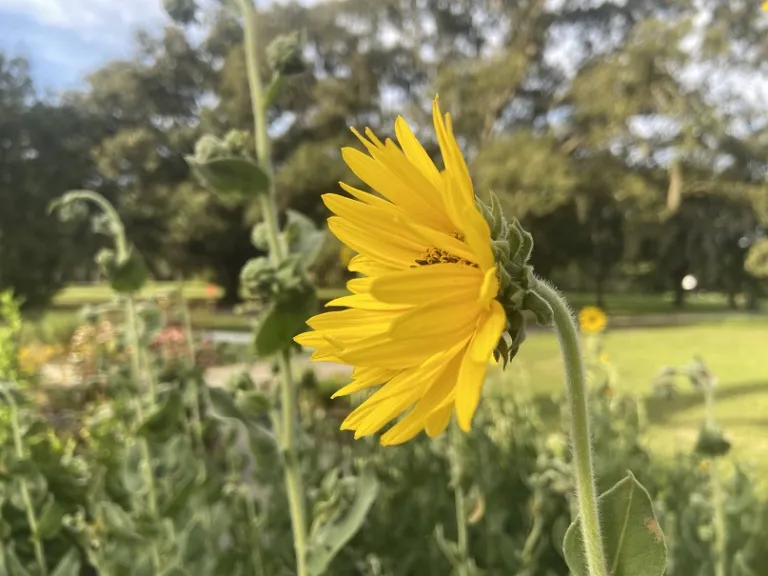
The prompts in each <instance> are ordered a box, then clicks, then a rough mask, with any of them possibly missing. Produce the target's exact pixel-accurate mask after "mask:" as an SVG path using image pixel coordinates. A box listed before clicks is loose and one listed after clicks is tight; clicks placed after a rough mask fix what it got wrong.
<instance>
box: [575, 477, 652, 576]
mask: <svg viewBox="0 0 768 576" xmlns="http://www.w3.org/2000/svg"><path fill="white" fill-rule="evenodd" d="M598 505H599V508H600V525H601V527H602V531H603V540H604V543H603V544H604V546H603V547H604V550H605V554H606V557H607V562H608V572H609V574H611V576H662V574H664V570H665V568H666V564H667V546H666V544H665V542H664V535H663V534H662V533H661V528H660V527H659V522H658V521H657V520H656V515H655V514H654V512H653V505H652V503H651V498H650V496H648V492H647V491H646V490H645V488H644V487H643V485H642V484H640V483H639V482H638V481H637V479H636V478H635V477H634V476H633V475H632V473H631V472H630V473H629V475H628V476H627V477H626V478H624V479H623V480H620V481H619V482H618V483H617V484H616V485H615V486H614V487H613V488H611V489H610V490H608V491H607V492H606V493H605V494H603V495H601V496H600V497H599V498H598ZM563 554H564V556H565V561H566V563H567V564H568V568H569V569H570V570H571V573H572V574H573V576H589V572H588V571H587V566H586V561H585V559H584V543H583V541H582V536H581V528H580V526H579V521H578V519H577V520H576V521H574V522H572V523H571V525H570V526H569V528H568V530H567V531H566V533H565V539H564V540H563Z"/></svg>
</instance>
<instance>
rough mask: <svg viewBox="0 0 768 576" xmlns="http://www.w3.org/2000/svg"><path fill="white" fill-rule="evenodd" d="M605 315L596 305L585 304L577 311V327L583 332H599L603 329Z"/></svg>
mask: <svg viewBox="0 0 768 576" xmlns="http://www.w3.org/2000/svg"><path fill="white" fill-rule="evenodd" d="M606 321H607V319H606V316H605V314H604V313H603V311H602V310H600V308H598V307H597V306H585V307H584V308H582V309H581V311H580V312H579V327H580V328H581V331H582V332H584V333H585V334H599V333H600V332H602V331H603V330H605V324H606Z"/></svg>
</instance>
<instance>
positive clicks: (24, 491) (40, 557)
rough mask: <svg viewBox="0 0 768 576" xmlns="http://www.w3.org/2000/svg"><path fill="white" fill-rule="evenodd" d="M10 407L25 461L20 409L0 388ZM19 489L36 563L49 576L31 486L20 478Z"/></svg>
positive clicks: (19, 454)
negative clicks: (38, 531)
mask: <svg viewBox="0 0 768 576" xmlns="http://www.w3.org/2000/svg"><path fill="white" fill-rule="evenodd" d="M0 391H2V393H3V396H4V397H5V400H6V402H8V407H9V409H10V410H9V411H10V416H11V429H12V430H13V446H14V449H15V451H16V458H18V459H19V460H24V458H26V455H25V453H24V443H23V442H22V439H21V426H20V424H19V407H18V405H17V404H16V400H15V399H14V398H13V394H11V393H10V392H8V391H6V390H5V389H3V388H2V387H0ZM19 487H20V489H21V500H22V502H23V504H24V510H25V512H26V514H27V524H29V531H30V532H31V534H32V537H31V540H32V547H33V548H34V551H35V561H36V562H37V566H38V568H39V569H40V574H41V575H42V576H48V566H47V564H46V562H45V552H44V551H43V545H42V543H41V542H40V537H39V535H38V533H37V526H38V522H37V514H35V506H34V504H33V503H32V497H31V495H30V493H29V486H28V485H27V481H26V480H25V479H24V478H19Z"/></svg>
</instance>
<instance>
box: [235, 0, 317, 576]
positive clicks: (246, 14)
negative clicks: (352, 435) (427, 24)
mask: <svg viewBox="0 0 768 576" xmlns="http://www.w3.org/2000/svg"><path fill="white" fill-rule="evenodd" d="M238 1H239V4H240V8H241V11H242V14H243V19H244V24H245V57H246V63H247V66H246V68H247V71H248V86H249V88H250V92H251V108H252V111H253V121H254V135H255V136H254V137H255V140H256V155H257V157H258V160H259V164H260V166H261V168H262V170H264V172H265V173H266V174H267V176H269V193H268V194H260V195H259V203H260V206H261V212H262V214H261V216H262V218H263V219H264V223H265V225H266V228H267V238H268V240H269V257H270V259H271V260H272V262H273V263H274V264H279V263H281V262H282V261H283V260H284V259H285V258H286V256H287V254H286V249H285V246H284V245H283V241H282V240H281V238H280V234H279V229H278V220H277V207H276V202H275V186H274V178H273V177H272V176H273V169H272V157H271V152H270V142H269V134H268V133H267V107H266V102H265V99H264V91H263V88H262V85H261V79H260V77H259V59H258V54H259V53H258V48H259V46H258V37H257V34H258V30H257V17H258V14H257V12H256V7H255V6H254V4H253V0H238ZM278 362H279V367H280V377H281V378H280V386H281V395H282V402H281V412H282V414H281V416H282V421H281V422H282V430H281V433H280V435H281V438H280V439H281V443H282V446H281V448H282V450H283V455H284V458H285V461H284V477H285V489H286V493H287V495H288V504H289V508H290V512H291V526H292V528H293V546H294V550H295V553H296V572H297V576H307V574H308V569H307V521H306V511H305V507H304V488H303V485H302V477H301V467H300V465H299V457H298V454H297V453H296V428H297V424H298V422H297V406H296V387H295V384H294V379H293V374H292V369H291V352H290V350H289V349H285V350H284V351H282V352H281V354H280V356H279V358H278Z"/></svg>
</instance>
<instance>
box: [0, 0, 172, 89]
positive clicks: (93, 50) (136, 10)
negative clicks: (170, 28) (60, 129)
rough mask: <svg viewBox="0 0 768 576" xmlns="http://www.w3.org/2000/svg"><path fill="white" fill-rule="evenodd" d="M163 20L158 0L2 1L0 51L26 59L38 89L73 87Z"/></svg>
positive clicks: (129, 49)
mask: <svg viewBox="0 0 768 576" xmlns="http://www.w3.org/2000/svg"><path fill="white" fill-rule="evenodd" d="M167 22H168V18H167V16H166V15H165V13H164V12H163V7H162V1H161V0H0V52H4V53H5V54H6V55H11V56H24V57H26V58H27V59H28V60H29V61H30V62H31V66H32V75H33V77H34V79H35V84H36V86H37V88H38V90H40V91H54V92H59V91H61V90H66V89H76V88H81V87H83V86H84V78H85V76H86V75H87V73H88V72H90V71H92V70H94V69H95V68H97V67H98V66H99V65H100V64H103V63H104V62H106V61H108V60H111V59H115V58H124V57H129V56H130V55H131V54H132V52H133V46H134V42H133V39H134V35H135V32H136V31H137V30H138V29H141V28H145V29H149V30H157V29H159V28H161V27H162V26H163V25H164V24H166V23H167Z"/></svg>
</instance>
